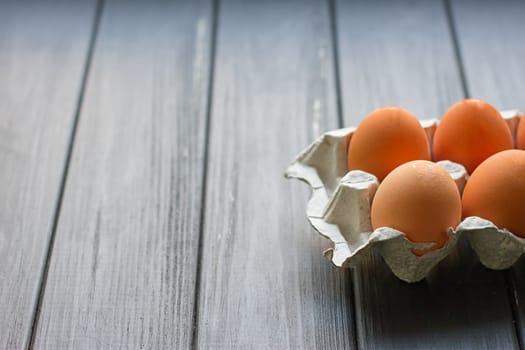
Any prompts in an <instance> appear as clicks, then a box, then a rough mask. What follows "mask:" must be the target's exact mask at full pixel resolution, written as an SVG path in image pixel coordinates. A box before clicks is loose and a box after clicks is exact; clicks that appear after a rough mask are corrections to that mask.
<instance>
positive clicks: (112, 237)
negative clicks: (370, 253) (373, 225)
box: [0, 0, 525, 349]
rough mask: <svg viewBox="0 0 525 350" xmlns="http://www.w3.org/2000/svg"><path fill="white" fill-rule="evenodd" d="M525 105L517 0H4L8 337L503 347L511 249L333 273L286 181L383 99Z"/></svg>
mask: <svg viewBox="0 0 525 350" xmlns="http://www.w3.org/2000/svg"><path fill="white" fill-rule="evenodd" d="M469 96H470V97H477V98H481V99H485V100H487V101H488V102H490V103H492V104H493V105H495V106H496V107H497V108H500V109H505V108H525V1H524V0H520V1H518V0H515V1H514V0H505V1H474V0H471V1H468V0H465V1H452V0H451V1H444V2H441V1H425V0H421V1H408V0H393V1H387V0H384V1H367V0H357V1H343V0H341V1H332V0H328V1H324V0H310V1H304V0H292V1H255V0H254V1H237V0H220V1H217V0H216V1H213V0H201V1H186V2H182V1H179V2H176V1H142V2H139V1H130V0H121V1H119V0H106V1H103V0H99V1H97V0H89V1H88V0H86V1H66V0H46V1H41V0H40V1H39V0H32V1H14V0H13V1H7V2H6V1H0V169H1V170H0V348H2V349H4V348H5V349H24V348H35V349H67V348H69V349H159V348H166V349H175V348H181V349H185V348H192V347H193V348H199V349H229V348H239V349H252V348H253V349H285V348H290V349H313V348H318V349H416V348H417V349H514V348H520V347H522V345H523V343H524V339H523V335H524V333H525V321H522V318H523V315H524V313H525V310H524V303H525V276H524V271H525V262H523V261H521V262H519V263H518V264H517V265H516V266H515V267H513V268H512V269H510V270H508V271H502V272H499V271H490V270H487V269H485V268H483V267H482V266H481V265H480V263H479V262H478V260H477V258H476V256H475V255H474V254H473V253H472V251H471V250H470V248H469V247H468V245H466V244H465V242H461V244H460V245H459V247H458V249H457V251H455V252H454V254H452V256H450V257H449V258H447V259H446V260H445V261H443V262H442V263H441V264H440V265H439V266H438V267H437V268H436V270H435V271H433V273H432V274H431V275H430V276H429V277H428V278H427V279H426V280H425V281H423V282H420V283H417V284H412V285H410V284H406V283H403V282H400V281H399V280H397V279H396V278H395V277H394V276H393V275H392V273H391V272H390V271H389V270H388V268H387V267H386V265H385V263H384V262H383V261H382V260H381V259H380V258H379V257H372V258H371V259H370V260H368V261H366V262H365V264H363V265H362V266H361V267H359V268H357V269H355V270H338V269H336V268H334V267H333V266H331V265H330V263H329V262H327V261H326V260H325V259H324V258H323V257H322V255H321V251H322V249H323V247H324V246H325V245H326V243H327V242H325V241H324V240H323V239H322V238H320V237H319V236H318V235H317V234H316V233H315V232H314V231H313V230H312V229H311V228H310V227H309V225H308V223H307V220H306V217H305V212H304V210H305V206H306V200H307V198H308V195H309V193H308V189H307V186H305V185H304V184H301V183H298V182H286V181H285V180H284V179H283V176H282V174H283V171H284V169H285V167H286V165H287V164H288V162H289V161H290V160H291V159H293V157H294V155H295V154H296V153H298V152H299V151H300V150H301V149H303V148H304V147H305V146H306V145H308V144H309V143H310V142H311V141H312V140H313V139H314V138H315V137H316V136H317V135H319V134H320V133H322V132H324V131H327V130H330V129H335V128H338V127H342V126H349V125H355V124H357V123H358V122H359V121H360V120H361V119H362V118H363V117H364V116H365V115H366V114H367V113H368V112H370V111H371V110H373V109H374V108H376V107H379V106H384V105H401V106H403V107H405V108H408V109H409V110H411V111H412V112H413V113H415V114H416V115H418V116H419V117H421V118H431V117H439V116H441V115H442V114H443V113H444V112H445V111H446V109H447V108H448V107H449V106H450V105H451V104H452V103H454V102H456V101H458V100H460V99H462V98H464V97H469Z"/></svg>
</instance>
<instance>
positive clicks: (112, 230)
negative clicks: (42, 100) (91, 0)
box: [35, 1, 212, 349]
mask: <svg viewBox="0 0 525 350" xmlns="http://www.w3.org/2000/svg"><path fill="white" fill-rule="evenodd" d="M211 31H212V6H211V2H210V1H186V2H172V1H149V2H141V1H108V2H107V3H106V4H105V7H104V12H103V16H102V19H101V25H100V30H99V35H98V38H97V43H96V47H95V51H94V52H95V53H94V58H93V63H92V66H91V72H90V76H89V80H88V84H87V87H86V96H85V100H84V104H83V108H82V112H81V116H80V121H79V126H78V132H77V137H76V142H75V147H74V150H73V156H72V160H71V165H70V171H69V175H68V181H67V184H66V189H65V194H64V199H63V206H62V212H61V215H60V220H59V225H58V229H57V236H56V244H55V247H54V250H53V256H52V259H51V264H50V269H49V275H48V280H47V286H46V290H45V296H44V299H43V305H42V310H41V316H40V322H39V324H38V328H37V334H36V337H35V347H36V348H47V349H61V348H68V349H101V348H124V349H127V348H144V349H160V348H189V347H190V346H191V338H192V327H193V309H194V295H195V294H194V293H195V285H196V270H197V251H198V238H199V222H200V210H201V194H202V183H203V166H204V163H203V158H204V150H205V129H206V125H205V124H206V105H207V91H208V83H209V66H210V47H211V46H210V44H211Z"/></svg>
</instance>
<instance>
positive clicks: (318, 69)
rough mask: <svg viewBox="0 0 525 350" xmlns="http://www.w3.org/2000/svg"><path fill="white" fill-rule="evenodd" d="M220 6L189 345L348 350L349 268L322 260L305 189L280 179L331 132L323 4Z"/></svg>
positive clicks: (333, 101) (330, 69)
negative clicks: (194, 325)
mask: <svg viewBox="0 0 525 350" xmlns="http://www.w3.org/2000/svg"><path fill="white" fill-rule="evenodd" d="M221 5H222V6H221V8H220V17H219V32H218V41H217V43H218V44H217V45H218V46H217V50H218V51H217V60H216V66H215V72H216V75H215V86H214V94H213V96H214V97H213V109H212V119H211V137H210V158H209V161H208V164H209V168H208V169H209V170H208V178H207V195H206V197H207V198H206V214H205V230H204V236H203V254H202V278H201V287H200V293H199V294H200V298H199V306H200V307H199V320H198V342H197V347H198V348H200V349H231V348H240V349H245V348H256V349H272V348H274V349H285V348H293V349H305V348H320V349H337V348H341V349H349V348H352V347H353V342H354V339H353V318H352V292H351V285H350V278H349V277H350V276H349V272H348V271H341V270H337V269H335V268H334V267H333V266H331V265H330V264H329V263H328V262H327V261H326V260H325V259H324V258H323V257H322V255H321V251H322V247H321V246H322V243H324V240H323V239H321V238H320V237H319V236H318V235H317V234H316V233H314V232H313V230H312V229H311V228H310V227H309V225H308V223H307V220H306V215H305V206H306V201H307V198H308V190H307V188H306V186H305V185H304V184H301V183H298V182H290V181H285V180H284V179H283V172H284V169H285V168H286V166H287V164H288V163H289V162H290V161H291V160H292V159H293V157H294V156H295V154H296V153H298V152H299V151H300V150H301V149H302V148H304V147H306V146H307V145H308V143H309V142H311V141H312V140H313V139H314V137H316V136H317V135H319V134H320V133H321V132H323V131H325V130H328V129H332V128H336V127H337V115H336V108H335V106H336V97H335V83H334V67H333V56H332V54H331V52H332V47H331V34H330V22H329V14H328V6H327V4H326V3H325V2H323V1H320V0H319V1H317V0H313V1H308V2H305V1H300V0H297V1H280V2H272V3H268V2H258V1H235V0H232V1H228V0H226V1H224V2H221Z"/></svg>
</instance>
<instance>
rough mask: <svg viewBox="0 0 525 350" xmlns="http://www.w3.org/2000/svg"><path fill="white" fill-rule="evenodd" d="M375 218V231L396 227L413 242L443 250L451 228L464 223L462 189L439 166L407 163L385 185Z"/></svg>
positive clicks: (376, 198)
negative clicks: (460, 190)
mask: <svg viewBox="0 0 525 350" xmlns="http://www.w3.org/2000/svg"><path fill="white" fill-rule="evenodd" d="M371 219H372V228H380V227H391V228H395V229H397V230H400V231H402V232H404V233H405V235H406V236H407V238H408V239H410V240H411V241H413V242H433V243H435V245H434V246H433V247H432V248H430V249H431V250H434V249H439V248H441V247H443V246H444V245H445V243H446V241H447V240H448V239H449V237H448V234H447V231H448V229H449V228H450V227H452V228H455V227H456V226H457V225H458V224H459V222H460V221H461V196H460V194H459V190H458V186H457V185H456V184H455V183H454V181H453V180H452V177H451V176H450V175H449V174H448V173H447V171H446V170H445V169H444V168H443V167H441V166H439V164H436V163H433V162H430V161H426V160H414V161H410V162H407V163H405V164H402V165H400V166H399V167H397V168H396V169H394V170H393V171H392V172H391V173H390V174H388V175H387V177H386V178H385V179H384V180H383V182H381V184H380V186H379V188H378V191H377V193H376V195H375V196H374V200H373V202H372V207H371ZM427 252H428V251H414V254H416V255H423V254H425V253H427Z"/></svg>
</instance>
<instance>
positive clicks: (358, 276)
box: [337, 0, 517, 349]
mask: <svg viewBox="0 0 525 350" xmlns="http://www.w3.org/2000/svg"><path fill="white" fill-rule="evenodd" d="M498 6H499V5H498ZM337 12H338V17H337V19H338V33H339V39H340V40H339V52H340V62H341V86H342V96H343V109H344V121H345V123H346V124H347V125H355V124H356V123H358V122H359V121H360V120H361V119H362V118H364V117H365V116H366V114H368V113H369V112H370V111H372V110H373V109H374V108H377V107H380V106H384V105H400V106H403V107H405V108H407V109H409V110H410V111H412V112H413V113H415V114H416V115H417V116H418V117H419V118H436V117H440V115H441V114H442V113H444V112H445V111H446V109H447V108H448V107H449V106H450V105H451V104H452V103H454V102H456V101H457V100H459V99H461V98H463V92H462V85H461V78H460V74H459V70H458V64H457V62H456V61H455V55H454V51H453V43H452V40H451V35H450V31H449V28H448V25H447V17H446V12H445V8H444V7H443V4H442V3H440V2H425V1H403V0H396V1H376V2H369V1H364V0H362V1H352V2H345V1H340V2H338V8H337ZM354 277H355V278H354V282H355V295H356V325H357V334H358V343H359V346H360V348H363V349H451V348H457V349H496V348H497V349H507V348H509V349H511V348H515V347H516V346H517V343H516V338H515V335H514V328H513V325H512V313H511V308H510V306H509V300H508V297H507V292H506V288H505V285H504V279H503V276H502V275H501V274H500V273H499V272H494V271H488V270H486V269H484V268H483V267H482V266H481V265H480V264H479V262H478V261H477V258H476V257H475V256H474V254H473V253H472V252H471V250H470V248H469V247H468V246H467V245H466V244H465V242H464V241H461V242H460V246H459V248H458V250H457V251H456V252H455V253H454V254H452V255H451V256H449V257H448V258H447V259H446V260H445V261H443V262H442V263H441V264H440V265H439V266H438V268H437V269H436V270H435V271H433V272H432V274H431V275H429V276H428V278H427V279H426V280H424V281H423V282H420V283H417V284H406V283H403V282H401V281H399V280H397V279H396V278H395V277H394V276H393V274H392V273H391V272H390V271H389V269H388V267H387V266H386V264H385V263H384V262H383V261H382V259H381V258H380V257H379V256H376V257H374V258H373V259H370V260H369V261H367V262H366V264H364V266H362V267H360V268H358V269H356V271H355V275H354Z"/></svg>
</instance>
